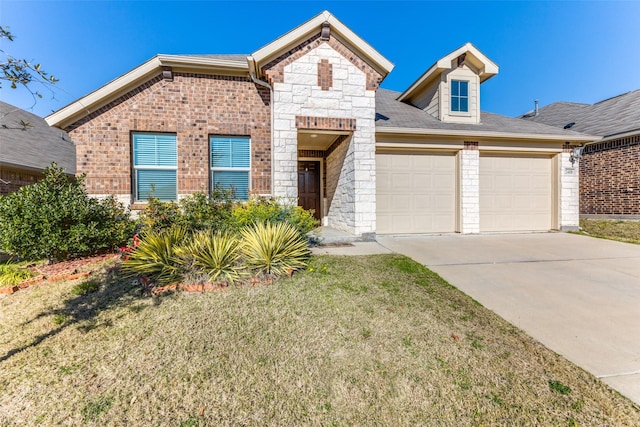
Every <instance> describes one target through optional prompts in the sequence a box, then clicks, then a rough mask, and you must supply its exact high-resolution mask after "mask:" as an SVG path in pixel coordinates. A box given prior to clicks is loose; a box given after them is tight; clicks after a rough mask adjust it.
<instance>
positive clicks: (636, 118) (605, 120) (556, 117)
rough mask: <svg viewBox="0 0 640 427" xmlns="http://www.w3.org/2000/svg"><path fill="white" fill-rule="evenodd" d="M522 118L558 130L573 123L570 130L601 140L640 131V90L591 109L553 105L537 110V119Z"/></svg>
mask: <svg viewBox="0 0 640 427" xmlns="http://www.w3.org/2000/svg"><path fill="white" fill-rule="evenodd" d="M522 118H524V119H526V120H527V121H531V122H537V123H544V124H548V125H550V126H556V127H559V128H562V127H564V126H565V125H566V124H568V123H571V122H575V125H573V126H572V127H571V130H575V131H576V132H583V133H588V134H590V135H599V136H603V137H608V136H611V135H615V134H619V133H626V132H631V131H635V130H640V89H638V90H634V91H631V92H627V93H624V94H622V95H618V96H614V97H613V98H609V99H605V100H603V101H600V102H596V103H595V104H593V105H589V104H575V103H571V102H554V103H553V104H549V105H547V106H545V107H542V108H540V109H539V110H538V115H537V116H534V115H532V114H531V113H527V114H525V115H523V116H522Z"/></svg>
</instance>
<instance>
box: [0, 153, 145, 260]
mask: <svg viewBox="0 0 640 427" xmlns="http://www.w3.org/2000/svg"><path fill="white" fill-rule="evenodd" d="M83 182H84V176H80V177H78V178H77V179H76V178H74V177H69V176H67V175H65V173H64V170H63V169H62V168H57V167H56V166H55V164H52V165H51V166H50V167H48V168H47V169H46V170H45V176H44V179H43V180H42V181H40V182H38V183H36V184H32V185H28V186H25V187H22V188H20V189H19V190H18V191H16V192H14V193H11V194H8V195H6V196H2V197H0V248H1V249H2V250H3V251H4V252H7V253H10V254H14V255H17V256H19V257H21V258H24V259H40V258H47V259H50V260H58V261H61V260H65V259H69V258H73V257H78V256H84V255H90V254H93V253H95V252H97V251H99V250H104V249H112V248H114V247H117V246H119V245H122V244H124V243H126V241H127V239H128V238H129V236H131V234H132V233H133V229H134V223H133V222H132V221H131V219H130V218H129V214H128V212H127V211H126V210H125V208H124V207H123V206H122V204H120V203H118V202H117V201H116V200H115V199H114V198H112V197H111V198H107V199H104V200H98V199H95V198H92V197H89V196H88V195H87V193H86V191H85V189H84V184H83Z"/></svg>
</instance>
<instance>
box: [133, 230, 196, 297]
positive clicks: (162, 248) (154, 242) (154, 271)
mask: <svg viewBox="0 0 640 427" xmlns="http://www.w3.org/2000/svg"><path fill="white" fill-rule="evenodd" d="M186 236H187V231H186V229H185V228H183V227H173V228H170V229H169V230H160V231H156V230H153V229H150V230H148V231H145V232H143V233H142V235H141V236H140V244H139V245H138V246H137V247H136V248H135V249H134V250H133V251H131V252H130V253H129V255H128V259H127V260H125V261H123V262H122V269H123V271H125V272H127V273H129V274H130V275H131V276H146V277H148V278H149V279H151V280H152V281H154V282H156V283H157V284H158V285H170V284H173V283H178V282H179V281H180V280H181V279H182V267H183V259H182V258H181V257H180V253H179V252H180V250H179V247H180V244H182V242H183V241H184V239H185V237H186Z"/></svg>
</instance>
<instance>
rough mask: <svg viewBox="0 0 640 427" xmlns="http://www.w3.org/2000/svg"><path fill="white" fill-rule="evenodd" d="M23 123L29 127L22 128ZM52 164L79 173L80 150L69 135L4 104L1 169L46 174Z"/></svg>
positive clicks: (0, 127) (0, 104)
mask: <svg viewBox="0 0 640 427" xmlns="http://www.w3.org/2000/svg"><path fill="white" fill-rule="evenodd" d="M21 121H24V122H28V123H29V126H28V127H27V128H26V129H25V128H22V127H21V126H20V125H19V123H20V122H21ZM5 126H6V127H5ZM51 162H56V163H57V164H58V166H59V167H63V168H64V169H65V171H66V172H67V173H69V174H75V173H76V147H75V146H74V145H73V143H72V142H71V138H69V135H67V133H66V132H64V131H62V130H60V129H57V128H54V127H51V126H49V125H48V124H47V122H45V121H44V119H43V118H42V117H39V116H36V115H35V114H33V113H30V112H28V111H25V110H22V109H20V108H18V107H14V106H13V105H11V104H7V103H6V102H2V101H0V165H1V166H5V167H7V166H12V167H19V168H26V169H32V170H33V169H35V170H42V169H44V168H45V167H47V166H49V165H50V164H51Z"/></svg>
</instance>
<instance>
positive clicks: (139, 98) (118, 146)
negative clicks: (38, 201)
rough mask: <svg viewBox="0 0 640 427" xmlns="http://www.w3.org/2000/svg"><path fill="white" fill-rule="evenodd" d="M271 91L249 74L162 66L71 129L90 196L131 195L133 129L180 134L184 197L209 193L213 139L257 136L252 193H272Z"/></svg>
mask: <svg viewBox="0 0 640 427" xmlns="http://www.w3.org/2000/svg"><path fill="white" fill-rule="evenodd" d="M270 96H271V95H270V92H269V90H268V89H266V88H263V87H262V86H257V85H256V84H254V83H253V82H252V81H251V80H250V79H249V77H241V76H219V75H211V74H194V73H177V72H174V73H173V79H172V80H164V79H163V78H162V74H161V71H160V70H159V74H158V75H157V76H156V77H154V78H152V79H150V80H149V81H147V82H145V83H143V84H141V85H140V86H138V87H137V88H135V89H133V90H131V91H130V92H128V93H126V94H124V95H123V96H121V97H119V98H118V99H116V100H114V101H112V102H110V103H109V104H107V105H105V106H104V107H102V108H100V109H98V110H97V111H95V112H93V113H91V114H89V115H88V116H86V117H84V118H83V119H81V120H79V121H78V122H76V123H74V124H72V125H71V126H69V127H68V128H67V129H65V130H66V131H67V132H68V133H69V135H70V136H71V138H72V140H73V141H74V143H75V144H76V159H77V160H76V162H77V172H78V174H80V173H86V174H87V179H86V181H85V182H86V185H87V191H88V192H89V194H92V195H106V194H114V195H118V199H120V200H123V201H125V200H126V201H128V203H131V202H132V201H133V200H132V198H133V195H132V185H131V180H132V160H131V152H132V149H131V132H134V131H147V132H170V133H175V134H176V135H177V148H178V194H179V196H180V195H185V194H190V193H194V192H198V191H208V190H209V180H210V175H209V174H210V167H209V136H210V135H239V136H249V137H250V138H251V165H252V168H251V190H252V191H253V192H257V193H260V194H268V193H270V192H271V141H270V135H271V129H270V123H271V116H270V112H271V107H270V105H269V104H270Z"/></svg>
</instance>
